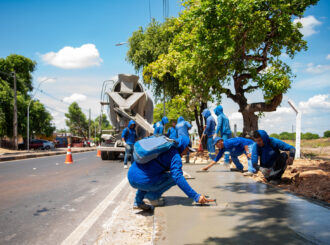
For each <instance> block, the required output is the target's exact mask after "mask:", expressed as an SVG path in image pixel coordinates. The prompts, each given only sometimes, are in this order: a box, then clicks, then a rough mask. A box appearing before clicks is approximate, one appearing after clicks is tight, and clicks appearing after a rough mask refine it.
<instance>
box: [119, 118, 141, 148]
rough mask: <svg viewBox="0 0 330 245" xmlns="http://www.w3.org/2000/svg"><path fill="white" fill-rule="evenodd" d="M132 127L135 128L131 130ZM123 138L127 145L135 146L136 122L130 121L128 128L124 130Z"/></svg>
mask: <svg viewBox="0 0 330 245" xmlns="http://www.w3.org/2000/svg"><path fill="white" fill-rule="evenodd" d="M131 125H134V127H133V128H131ZM121 137H122V138H124V139H125V142H126V144H129V145H134V143H135V141H136V138H137V135H136V131H135V122H134V121H133V120H131V121H129V123H128V126H127V127H126V128H124V130H123V132H122V134H121Z"/></svg>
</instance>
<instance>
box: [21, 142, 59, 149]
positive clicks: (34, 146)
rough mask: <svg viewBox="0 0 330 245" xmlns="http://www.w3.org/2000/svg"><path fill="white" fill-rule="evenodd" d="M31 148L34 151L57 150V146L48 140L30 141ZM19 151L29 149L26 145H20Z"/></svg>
mask: <svg viewBox="0 0 330 245" xmlns="http://www.w3.org/2000/svg"><path fill="white" fill-rule="evenodd" d="M29 148H30V149H34V150H51V149H54V148H55V145H54V143H53V142H50V141H48V140H41V139H33V140H30V144H29ZM18 149H20V150H23V149H27V146H26V144H23V143H22V144H19V145H18Z"/></svg>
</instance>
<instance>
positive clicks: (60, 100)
mask: <svg viewBox="0 0 330 245" xmlns="http://www.w3.org/2000/svg"><path fill="white" fill-rule="evenodd" d="M36 90H38V91H39V92H40V93H42V94H44V95H46V96H48V97H50V98H52V99H54V100H57V101H59V102H61V103H63V104H65V105H68V106H70V103H67V102H65V101H63V100H62V99H59V98H57V97H55V96H54V95H52V94H49V93H47V92H45V91H43V90H42V89H36ZM80 108H81V109H82V110H84V111H86V112H88V111H89V109H86V108H83V107H80Z"/></svg>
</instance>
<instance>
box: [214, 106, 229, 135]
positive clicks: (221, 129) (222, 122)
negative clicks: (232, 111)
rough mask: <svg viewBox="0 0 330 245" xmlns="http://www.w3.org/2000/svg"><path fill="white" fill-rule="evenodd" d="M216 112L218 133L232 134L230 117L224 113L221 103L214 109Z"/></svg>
mask: <svg viewBox="0 0 330 245" xmlns="http://www.w3.org/2000/svg"><path fill="white" fill-rule="evenodd" d="M214 113H215V114H216V115H217V128H216V131H215V132H216V134H217V135H220V136H221V137H222V136H223V135H231V134H232V132H231V129H230V124H229V119H228V117H227V116H226V115H225V114H224V113H223V108H222V106H221V105H218V106H217V107H216V108H215V109H214Z"/></svg>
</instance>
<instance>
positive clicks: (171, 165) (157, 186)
mask: <svg viewBox="0 0 330 245" xmlns="http://www.w3.org/2000/svg"><path fill="white" fill-rule="evenodd" d="M176 141H177V143H178V144H177V145H176V146H173V147H171V148H170V149H169V150H167V151H165V152H163V153H161V154H160V155H159V156H158V157H157V158H155V159H153V160H151V161H149V162H147V163H145V164H139V163H137V162H136V161H135V162H134V163H133V165H132V166H131V167H130V169H129V171H128V175H127V177H128V181H129V183H130V185H131V186H132V187H133V188H135V189H137V192H136V196H135V201H134V206H133V208H135V209H142V210H151V209H152V208H153V206H162V205H164V200H163V199H162V198H161V196H162V194H163V193H164V192H165V191H167V190H169V189H170V188H171V187H172V186H175V185H178V186H179V187H180V189H181V190H182V191H183V192H184V193H185V194H186V195H187V196H188V197H189V198H191V199H193V200H195V201H196V202H198V203H201V204H204V203H208V202H210V201H211V200H209V199H207V198H206V197H205V196H203V195H200V194H198V193H197V192H196V191H194V190H193V189H192V188H191V187H190V185H189V184H188V182H187V181H186V179H185V178H184V177H183V172H182V161H181V156H182V155H185V154H187V152H188V151H189V150H190V148H189V143H190V140H189V138H188V137H184V136H183V137H179V138H178V139H177V140H176ZM167 171H169V172H167ZM144 198H146V199H148V200H149V201H150V204H151V205H148V204H146V203H144V201H143V199H144Z"/></svg>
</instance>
